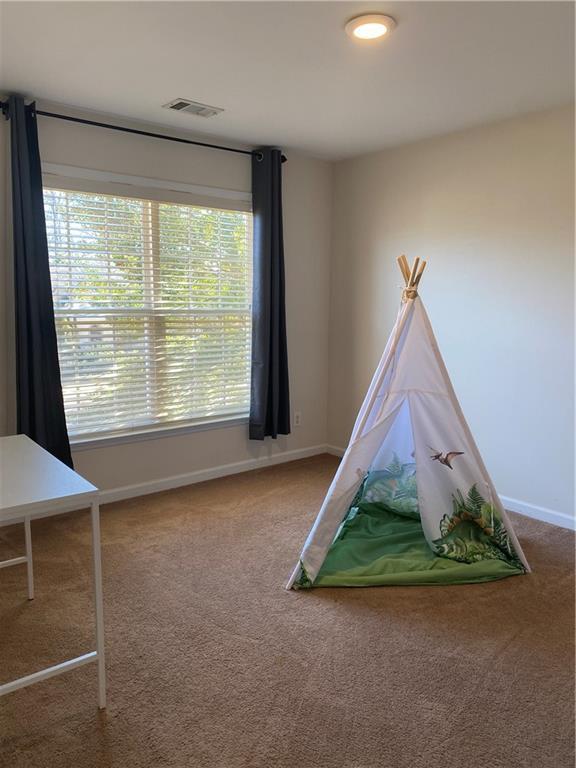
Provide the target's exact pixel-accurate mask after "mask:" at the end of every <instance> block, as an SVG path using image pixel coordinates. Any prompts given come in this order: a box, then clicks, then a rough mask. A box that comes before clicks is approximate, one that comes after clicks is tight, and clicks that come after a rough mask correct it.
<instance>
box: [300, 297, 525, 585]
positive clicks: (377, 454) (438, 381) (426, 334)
mask: <svg viewBox="0 0 576 768" xmlns="http://www.w3.org/2000/svg"><path fill="white" fill-rule="evenodd" d="M450 453H453V454H454V455H453V456H448V454H450ZM436 455H437V458H434V457H435V456H436ZM393 459H395V460H398V461H400V462H401V463H402V464H408V463H410V462H412V464H415V471H416V483H417V493H418V507H419V512H420V519H421V525H422V529H423V532H424V535H425V536H426V539H427V541H428V543H429V545H430V547H431V548H432V550H433V551H435V552H436V553H438V554H440V555H441V554H443V549H442V548H443V547H445V546H448V545H447V544H443V542H442V537H443V535H445V534H446V532H447V530H448V529H449V526H450V521H449V515H450V513H451V512H452V509H453V503H454V497H455V496H456V495H457V494H460V493H463V494H464V495H466V492H468V491H469V490H470V489H473V488H474V487H475V489H476V490H477V491H478V493H479V494H480V496H481V497H482V498H481V499H480V501H481V502H486V503H485V505H484V506H483V510H485V512H483V513H482V514H485V515H487V516H488V518H487V519H486V520H484V519H483V518H482V522H481V524H482V526H484V528H483V529H484V530H486V531H488V532H489V534H490V535H492V536H494V537H495V538H497V537H498V536H500V538H499V539H498V542H499V545H500V546H503V547H509V548H510V552H511V554H512V555H514V554H515V555H516V556H517V558H518V559H520V561H521V562H522V564H523V565H524V567H525V568H526V570H529V566H528V563H527V561H526V559H525V557H524V554H523V553H522V550H521V548H520V545H519V543H518V540H517V538H516V536H515V534H514V532H513V529H512V526H511V524H510V522H509V520H508V518H507V516H506V512H505V511H504V509H503V507H502V504H501V502H500V499H499V497H498V494H497V493H496V490H495V488H494V486H493V484H492V481H491V480H490V477H489V475H488V472H487V471H486V468H485V466H484V463H483V461H482V459H481V457H480V454H479V452H478V448H477V447H476V444H475V442H474V439H473V437H472V434H471V432H470V429H469V427H468V425H467V423H466V421H465V419H464V415H463V413H462V410H461V408H460V405H459V404H458V401H457V399H456V395H455V393H454V390H453V388H452V385H451V383H450V379H449V377H448V373H447V371H446V368H445V366H444V362H443V360H442V357H441V355H440V351H439V349H438V345H437V343H436V339H435V338H434V334H433V331H432V327H431V325H430V321H429V319H428V316H427V314H426V311H425V309H424V306H423V304H422V301H421V299H420V298H419V297H418V295H417V294H416V291H413V293H412V297H410V296H405V300H404V301H403V303H402V305H401V307H400V311H399V313H398V317H397V320H396V323H395V325H394V329H393V331H392V334H391V336H390V339H389V340H388V344H387V345H386V348H385V350H384V354H383V356H382V359H381V361H380V363H379V365H378V368H377V370H376V373H375V374H374V377H373V380H372V383H371V385H370V388H369V390H368V393H367V395H366V398H365V400H364V403H363V405H362V407H361V409H360V412H359V414H358V417H357V420H356V424H355V425H354V429H353V431H352V436H351V439H350V443H349V445H348V448H347V449H346V452H345V454H344V457H343V458H342V461H341V464H340V466H339V468H338V471H337V473H336V475H335V477H334V480H333V482H332V484H331V486H330V488H329V490H328V493H327V495H326V498H325V499H324V503H323V504H322V507H321V509H320V512H319V514H318V517H317V519H316V521H315V523H314V525H313V527H312V530H311V531H310V534H309V536H308V539H307V540H306V543H305V544H304V548H303V550H302V553H301V556H300V560H299V563H298V565H297V566H296V568H295V570H294V572H293V574H292V576H291V578H290V581H289V582H288V584H287V588H290V587H291V586H292V585H293V584H294V582H295V580H296V579H298V578H299V577H300V576H301V573H302V569H304V572H305V575H306V577H307V579H309V580H310V581H311V582H313V581H314V579H315V578H316V576H317V575H318V572H319V571H320V568H321V567H322V564H323V562H324V559H325V557H326V554H327V552H328V550H329V549H330V546H331V545H332V542H333V541H334V538H335V536H336V535H337V533H338V531H339V528H340V525H341V523H342V522H343V520H344V518H345V516H346V514H347V512H348V510H349V508H350V505H351V503H352V501H353V499H354V497H355V495H356V493H357V491H358V489H359V487H360V485H361V483H362V482H363V480H364V478H365V477H366V476H367V475H368V473H372V472H377V471H378V470H381V469H383V468H384V467H386V466H387V465H388V464H389V463H390V461H391V460H393ZM445 460H448V463H449V465H450V466H448V465H447V464H446V463H442V462H443V461H445ZM473 492H474V491H473ZM478 498H479V497H478ZM490 515H492V518H490ZM450 546H452V544H451V545H450ZM447 556H454V557H455V559H458V553H454V552H452V553H448V554H447Z"/></svg>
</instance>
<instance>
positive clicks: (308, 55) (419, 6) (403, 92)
mask: <svg viewBox="0 0 576 768" xmlns="http://www.w3.org/2000/svg"><path fill="white" fill-rule="evenodd" d="M378 10H380V11H383V12H386V13H388V14H390V15H392V16H394V17H395V18H396V20H397V22H398V27H397V29H396V31H395V32H394V33H393V35H392V36H391V37H390V38H389V39H388V40H383V41H382V42H380V43H378V44H368V45H366V44H358V43H355V42H353V41H352V40H350V39H349V38H348V37H347V36H346V35H345V33H344V31H343V25H344V23H345V21H346V20H347V19H348V18H349V17H350V16H353V15H355V14H358V13H360V12H363V11H372V12H374V11H378ZM1 11H2V16H1V20H2V39H1V45H0V50H1V56H2V59H1V62H0V64H1V68H0V88H2V89H3V90H7V91H19V92H22V93H25V94H26V95H28V96H31V97H32V96H33V97H37V98H41V99H46V100H50V101H57V102H61V103H65V104H71V105H77V106H80V107H85V108H89V109H92V110H98V111H102V112H106V113H112V114H116V115H121V116H125V117H131V118H135V119H138V120H145V121H147V122H154V123H162V124H165V125H169V126H174V127H177V128H179V129H182V130H186V131H194V132H202V133H208V134H211V135H213V136H218V137H221V138H226V139H229V140H236V141H241V142H245V143H248V144H276V145H281V146H284V147H294V148H298V149H301V150H305V151H307V152H310V153H313V154H316V155H319V156H324V157H328V158H341V157H346V156H350V155H354V154H359V153H362V152H367V151H371V150H375V149H379V148H381V147H385V146H390V145H393V144H399V143H403V142H406V141H411V140H414V139H418V138H422V137H425V136H431V135H434V134H439V133H444V132H447V131H451V130H455V129H459V128H464V127H467V126H470V125H474V124H477V123H482V122H487V121H490V120H493V119H498V118H502V117H506V116H510V115H514V114H518V113H521V112H528V111H533V110H539V109H545V108H547V107H551V106H555V105H559V104H563V103H567V102H569V101H571V100H573V98H574V6H573V4H572V3H569V2H440V3H437V2H390V3H382V2H371V1H368V0H367V2H366V3H358V2H175V3H173V2H74V3H53V2H4V3H2V6H1ZM176 97H187V98H191V99H194V100H196V101H202V102H206V103H208V104H213V105H216V106H220V107H224V109H225V112H224V113H223V114H221V115H219V116H217V117H214V118H210V119H209V120H203V119H202V118H198V117H194V116H192V115H186V114H176V113H170V112H167V111H166V110H163V109H161V105H162V104H163V103H165V102H167V101H170V100H171V99H175V98H176Z"/></svg>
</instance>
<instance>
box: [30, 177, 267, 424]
mask: <svg viewBox="0 0 576 768" xmlns="http://www.w3.org/2000/svg"><path fill="white" fill-rule="evenodd" d="M44 204H45V210H46V227H47V234H48V247H49V254H50V270H51V276H52V291H53V296H54V311H55V316H56V330H57V334H58V349H59V356H60V367H61V376H62V387H63V391H64V403H65V408H66V419H67V423H68V430H69V433H70V435H71V436H72V437H80V436H81V437H83V438H86V437H89V436H100V435H106V434H115V433H116V434H117V433H124V432H130V431H143V430H145V429H150V428H157V427H166V426H171V425H174V426H176V425H178V424H182V423H193V422H202V421H211V420H215V419H217V418H221V417H228V416H229V417H232V416H234V415H238V416H239V415H245V414H246V413H247V412H248V408H249V400H250V343H251V292H252V268H251V267H252V216H251V214H250V213H247V212H245V211H235V210H221V209H216V208H209V207H202V206H199V205H182V204H179V203H178V204H175V203H163V202H159V201H156V200H146V199H143V198H129V197H120V196H112V195H105V194H100V193H98V194H94V193H88V192H77V191H71V190H58V189H52V188H46V189H45V190H44Z"/></svg>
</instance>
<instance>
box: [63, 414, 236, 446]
mask: <svg viewBox="0 0 576 768" xmlns="http://www.w3.org/2000/svg"><path fill="white" fill-rule="evenodd" d="M242 424H248V415H240V416H233V417H230V418H221V419H218V418H215V419H213V420H210V421H200V422H195V423H190V424H179V425H178V426H170V427H151V428H150V429H141V430H139V431H137V432H136V431H135V432H121V433H117V434H114V435H102V436H101V437H98V436H93V437H78V438H76V439H75V438H71V440H70V447H71V448H72V451H74V452H76V451H89V450H92V449H94V448H107V447H108V446H110V445H122V444H124V443H139V442H142V441H143V440H159V439H161V438H165V437H177V436H179V435H187V434H189V433H192V432H207V431H211V430H213V429H226V428H228V427H237V426H240V425H242Z"/></svg>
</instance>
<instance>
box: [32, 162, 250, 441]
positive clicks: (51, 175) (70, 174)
mask: <svg viewBox="0 0 576 768" xmlns="http://www.w3.org/2000/svg"><path fill="white" fill-rule="evenodd" d="M42 187H43V189H46V188H48V189H62V190H68V191H72V192H87V193H94V194H98V193H100V194H105V195H118V196H120V197H134V198H142V199H144V200H152V201H156V202H163V203H174V204H182V205H193V206H205V207H207V208H217V209H220V210H232V211H240V212H247V213H252V194H251V192H247V191H241V190H231V189H222V188H218V187H209V186H202V185H197V184H185V183H182V182H174V181H168V180H162V179H153V178H149V177H144V176H132V175H127V174H118V173H113V172H112V171H99V170H95V169H89V168H81V167H79V166H72V165H61V164H57V163H45V162H43V163H42ZM154 190H156V192H154ZM248 421H249V412H248V411H245V412H239V413H232V414H228V415H215V416H208V417H206V418H204V419H202V418H201V419H194V420H188V421H183V422H173V423H169V422H167V423H166V424H164V425H160V426H155V425H151V426H148V427H147V426H140V427H137V428H135V429H134V430H124V431H118V432H116V433H114V432H112V433H111V432H106V433H104V434H98V433H94V434H92V435H91V434H83V435H78V436H74V435H71V436H70V446H71V449H72V450H73V451H74V452H77V451H86V450H94V449H98V448H104V447H107V446H112V445H122V444H130V443H137V442H141V441H145V440H159V439H163V438H169V437H177V436H179V435H185V434H192V433H195V432H206V431H212V430H216V429H229V428H231V427H236V426H241V425H244V424H248Z"/></svg>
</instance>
